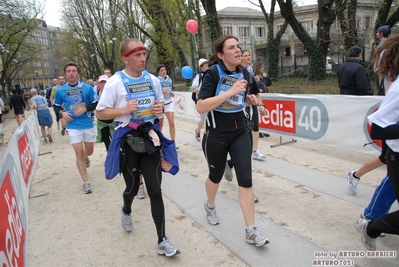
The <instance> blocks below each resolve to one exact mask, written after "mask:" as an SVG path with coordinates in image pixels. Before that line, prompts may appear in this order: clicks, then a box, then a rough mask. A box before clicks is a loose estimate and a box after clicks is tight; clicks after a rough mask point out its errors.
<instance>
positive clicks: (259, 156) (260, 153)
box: [252, 150, 266, 160]
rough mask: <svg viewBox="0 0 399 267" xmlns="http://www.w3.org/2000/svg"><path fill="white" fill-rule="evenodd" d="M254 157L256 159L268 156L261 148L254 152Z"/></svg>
mask: <svg viewBox="0 0 399 267" xmlns="http://www.w3.org/2000/svg"><path fill="white" fill-rule="evenodd" d="M252 158H253V159H256V160H264V159H265V158H266V156H265V155H263V154H262V152H260V151H259V150H255V151H254V152H252Z"/></svg>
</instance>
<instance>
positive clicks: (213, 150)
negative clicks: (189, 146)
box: [202, 128, 252, 188]
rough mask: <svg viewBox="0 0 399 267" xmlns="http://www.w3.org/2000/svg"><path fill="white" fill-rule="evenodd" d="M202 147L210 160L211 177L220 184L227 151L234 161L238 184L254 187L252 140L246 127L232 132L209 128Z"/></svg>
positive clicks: (208, 160)
mask: <svg viewBox="0 0 399 267" xmlns="http://www.w3.org/2000/svg"><path fill="white" fill-rule="evenodd" d="M202 149H203V151H204V155H205V157H206V159H207V162H208V168H209V179H210V180H211V181H212V182H213V183H215V184H218V183H220V181H221V180H222V177H223V173H224V169H225V166H226V159H227V153H229V154H230V157H231V159H232V161H233V162H234V168H235V171H236V175H237V181H238V185H239V186H241V187H245V188H250V187H252V162H251V153H252V148H251V141H250V138H249V135H248V131H247V129H246V128H242V129H238V130H236V131H234V132H233V131H231V132H221V131H212V130H207V131H206V133H205V136H204V138H203V139H202Z"/></svg>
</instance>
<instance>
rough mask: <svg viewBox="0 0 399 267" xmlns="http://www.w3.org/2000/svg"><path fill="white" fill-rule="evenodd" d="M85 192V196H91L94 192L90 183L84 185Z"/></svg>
mask: <svg viewBox="0 0 399 267" xmlns="http://www.w3.org/2000/svg"><path fill="white" fill-rule="evenodd" d="M83 192H85V194H90V193H91V192H93V191H92V190H91V187H90V182H84V183H83Z"/></svg>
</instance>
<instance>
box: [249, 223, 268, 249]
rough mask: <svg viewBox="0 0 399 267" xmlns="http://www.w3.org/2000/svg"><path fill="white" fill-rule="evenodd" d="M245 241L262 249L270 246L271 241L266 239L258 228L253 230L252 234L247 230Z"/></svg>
mask: <svg viewBox="0 0 399 267" xmlns="http://www.w3.org/2000/svg"><path fill="white" fill-rule="evenodd" d="M245 240H246V241H247V243H249V244H255V246H257V247H262V246H264V245H266V244H269V243H270V242H269V240H267V238H266V237H264V236H263V235H261V234H260V233H259V231H258V229H257V228H256V227H254V228H252V230H251V231H250V232H247V230H245Z"/></svg>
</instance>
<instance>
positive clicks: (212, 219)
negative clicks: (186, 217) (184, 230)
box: [204, 202, 220, 225]
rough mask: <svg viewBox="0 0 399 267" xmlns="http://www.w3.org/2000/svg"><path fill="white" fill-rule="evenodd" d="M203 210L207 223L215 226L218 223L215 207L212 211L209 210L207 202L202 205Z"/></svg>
mask: <svg viewBox="0 0 399 267" xmlns="http://www.w3.org/2000/svg"><path fill="white" fill-rule="evenodd" d="M204 208H205V211H206V218H207V219H208V223H209V224H211V225H217V224H219V223H220V221H219V218H218V216H217V215H216V207H215V208H213V209H210V208H209V207H208V204H207V202H205V204H204Z"/></svg>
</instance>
